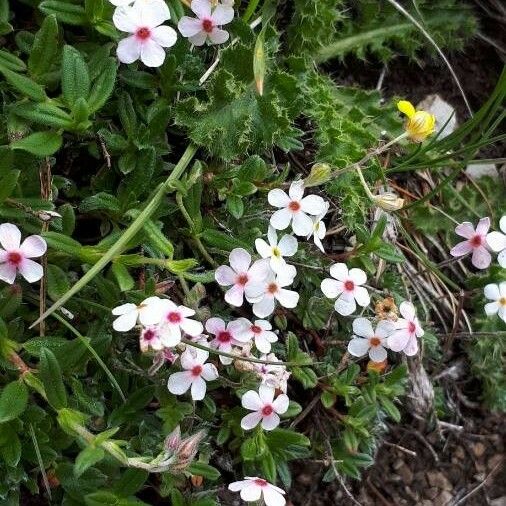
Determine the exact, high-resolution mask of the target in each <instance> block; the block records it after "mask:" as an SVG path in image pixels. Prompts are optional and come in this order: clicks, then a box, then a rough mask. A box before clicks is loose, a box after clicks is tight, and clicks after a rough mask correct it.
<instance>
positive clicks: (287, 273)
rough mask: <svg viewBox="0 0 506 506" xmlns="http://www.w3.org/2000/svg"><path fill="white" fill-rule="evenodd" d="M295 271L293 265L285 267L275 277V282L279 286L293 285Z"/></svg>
mask: <svg viewBox="0 0 506 506" xmlns="http://www.w3.org/2000/svg"><path fill="white" fill-rule="evenodd" d="M296 275H297V269H296V268H295V266H293V265H286V266H285V267H284V268H283V270H282V271H281V272H278V273H277V275H276V282H277V284H278V285H279V286H288V285H291V284H292V283H293V280H294V279H295V276H296Z"/></svg>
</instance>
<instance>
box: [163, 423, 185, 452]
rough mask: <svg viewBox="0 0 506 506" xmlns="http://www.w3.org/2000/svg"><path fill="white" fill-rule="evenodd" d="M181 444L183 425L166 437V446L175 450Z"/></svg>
mask: <svg viewBox="0 0 506 506" xmlns="http://www.w3.org/2000/svg"><path fill="white" fill-rule="evenodd" d="M180 444H181V427H179V425H178V426H177V427H176V428H175V429H174V430H173V431H172V432H171V433H170V434H169V435H168V436H167V437H166V438H165V443H164V447H165V448H167V450H172V451H173V452H175V451H176V450H177V449H178V447H179V445H180Z"/></svg>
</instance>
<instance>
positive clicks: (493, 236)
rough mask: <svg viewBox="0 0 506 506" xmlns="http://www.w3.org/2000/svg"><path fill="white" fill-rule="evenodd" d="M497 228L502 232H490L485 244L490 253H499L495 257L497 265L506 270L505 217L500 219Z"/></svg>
mask: <svg viewBox="0 0 506 506" xmlns="http://www.w3.org/2000/svg"><path fill="white" fill-rule="evenodd" d="M499 228H500V229H501V230H502V231H503V232H504V233H501V232H490V234H488V235H487V243H488V245H489V246H490V249H491V250H492V251H495V252H496V253H497V252H500V253H499V255H498V256H497V261H498V262H499V265H500V266H501V267H503V268H504V269H506V215H505V216H503V217H502V218H501V221H500V222H499Z"/></svg>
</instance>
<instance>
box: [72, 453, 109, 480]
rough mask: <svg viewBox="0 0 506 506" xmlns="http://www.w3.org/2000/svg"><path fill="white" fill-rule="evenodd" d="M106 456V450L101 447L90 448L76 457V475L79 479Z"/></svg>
mask: <svg viewBox="0 0 506 506" xmlns="http://www.w3.org/2000/svg"><path fill="white" fill-rule="evenodd" d="M104 456H105V452H104V450H102V448H100V447H94V446H88V447H87V448H85V449H84V450H83V451H82V452H81V453H79V455H78V456H77V457H76V461H75V464H74V475H75V476H76V477H78V478H79V476H81V475H82V474H83V473H84V471H86V469H88V468H90V467H91V466H93V465H95V464H96V463H97V462H100V461H101V460H102V459H103V458H104Z"/></svg>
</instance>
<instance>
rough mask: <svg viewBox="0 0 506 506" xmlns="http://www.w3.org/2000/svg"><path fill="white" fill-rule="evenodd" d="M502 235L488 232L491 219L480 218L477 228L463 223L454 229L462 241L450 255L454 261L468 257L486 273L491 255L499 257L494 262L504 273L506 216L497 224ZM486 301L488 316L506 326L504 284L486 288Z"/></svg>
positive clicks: (505, 263) (505, 262) (490, 285)
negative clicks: (499, 320) (494, 317)
mask: <svg viewBox="0 0 506 506" xmlns="http://www.w3.org/2000/svg"><path fill="white" fill-rule="evenodd" d="M499 228H500V229H501V232H498V231H493V232H489V230H490V218H488V217H486V218H482V219H481V220H480V221H479V222H478V224H477V225H476V228H475V227H474V226H473V224H472V223H469V222H467V221H466V222H464V223H461V224H459V225H457V227H456V228H455V233H456V234H457V235H459V236H460V237H463V238H464V239H465V241H462V242H459V243H458V244H457V245H456V246H454V247H453V248H452V249H451V251H450V254H451V255H452V256H454V257H464V256H467V255H471V263H472V264H473V265H474V266H475V267H476V268H478V269H486V268H488V267H489V266H490V264H491V263H492V255H491V253H490V251H493V252H495V253H498V255H497V262H498V263H499V265H500V266H501V267H502V268H503V269H506V216H503V217H502V218H501V220H500V222H499ZM484 292H485V297H486V298H487V299H488V300H491V301H492V302H489V303H487V304H485V313H486V314H487V315H488V316H493V315H498V316H499V318H501V319H502V320H503V321H504V322H505V323H506V282H504V281H503V282H501V283H491V284H488V285H487V286H485V290H484Z"/></svg>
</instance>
